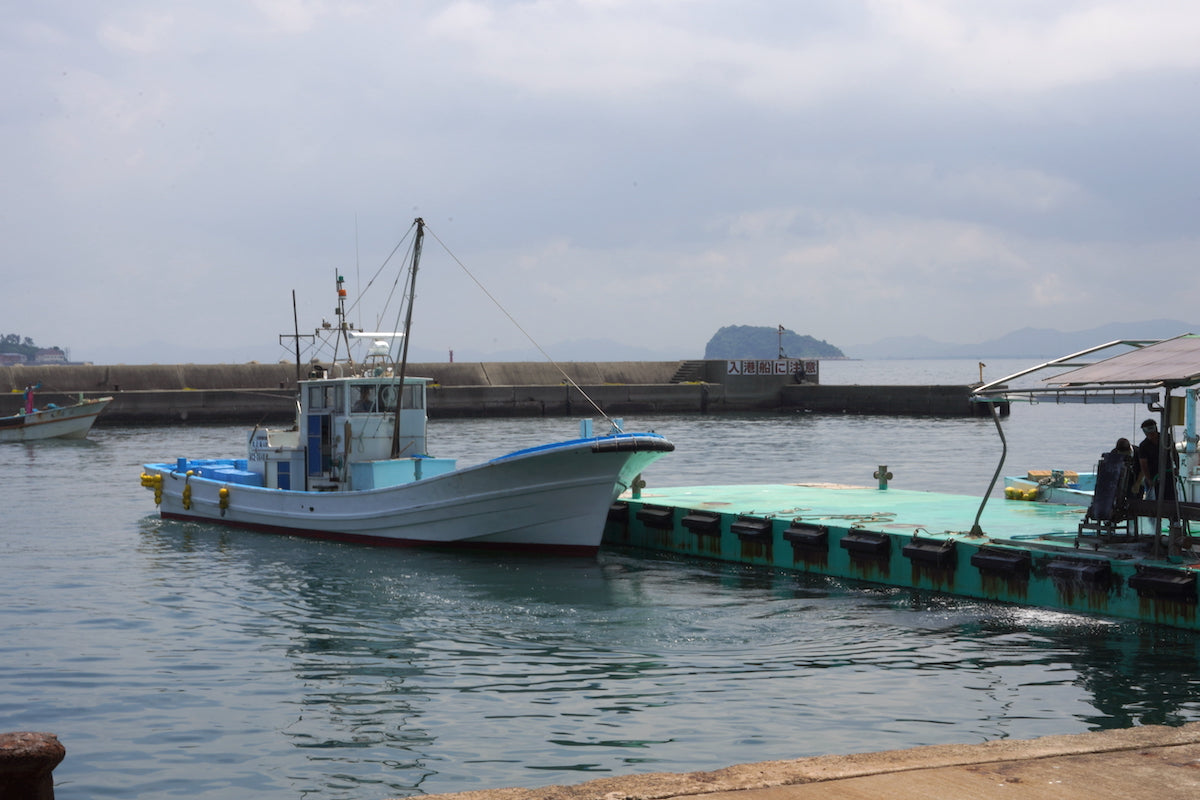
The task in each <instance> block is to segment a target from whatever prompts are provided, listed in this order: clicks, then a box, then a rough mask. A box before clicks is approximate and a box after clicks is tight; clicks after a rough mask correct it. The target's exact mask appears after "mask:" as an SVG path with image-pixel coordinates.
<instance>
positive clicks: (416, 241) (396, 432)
mask: <svg viewBox="0 0 1200 800" xmlns="http://www.w3.org/2000/svg"><path fill="white" fill-rule="evenodd" d="M413 225H414V226H416V229H417V232H416V235H415V236H414V237H413V255H412V269H411V270H410V272H409V276H408V309H407V311H406V312H405V315H404V341H403V342H402V343H401V344H400V369H399V370H397V375H398V377H399V381H400V388H399V390H397V392H396V412H395V413H396V422H395V424H394V425H393V426H392V458H399V457H400V409H402V408H403V407H404V377H405V374H406V373H407V372H408V340H409V334H410V333H412V312H413V304H414V303H415V302H416V299H417V267H418V265H420V263H421V244H422V242H424V240H425V220H423V219H421V218H420V217H417V218H416V219H415V220H413Z"/></svg>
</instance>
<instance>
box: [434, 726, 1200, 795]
mask: <svg viewBox="0 0 1200 800" xmlns="http://www.w3.org/2000/svg"><path fill="white" fill-rule="evenodd" d="M863 735H864V738H867V737H869V736H870V732H869V731H864V732H863ZM1196 796H1200V722H1196V723H1190V724H1188V725H1183V726H1180V727H1165V726H1157V725H1155V726H1144V727H1137V728H1127V729H1124V730H1119V731H1102V732H1096V733H1081V734H1072V735H1065V736H1045V737H1041V738H1038V739H1027V740H1014V739H1001V740H996V741H990V742H984V743H982V744H967V745H954V744H951V745H933V746H928V747H915V748H912V749H910V750H890V751H884V752H874V753H862V754H858V755H827V756H815V757H812V758H800V759H796V760H793V761H764V762H759V763H755V764H742V765H738V766H730V767H725V768H723V769H718V770H713V771H711V772H689V773H679V774H672V773H655V774H648V775H631V776H628V777H614V778H601V779H599V780H594V781H588V782H587V783H581V784H576V785H572V786H544V787H541V788H538V789H520V788H512V789H485V790H477V791H470V792H459V793H455V794H442V795H427V796H425V797H424V798H423V800H667V798H673V799H674V800H686V799H687V798H697V799H699V798H703V800H818V798H819V799H820V800H999V799H1000V798H1004V799H1005V800H1014V798H1020V799H1021V800H1097V798H1102V799H1104V800H1108V799H1109V798H1111V799H1113V800H1115V799H1116V798H1121V799H1122V800H1129V799H1130V798H1133V799H1134V800H1141V799H1142V798H1155V800H1166V799H1167V798H1183V797H1196Z"/></svg>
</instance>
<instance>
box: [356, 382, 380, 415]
mask: <svg viewBox="0 0 1200 800" xmlns="http://www.w3.org/2000/svg"><path fill="white" fill-rule="evenodd" d="M378 388H379V387H377V386H376V385H375V384H373V383H357V384H354V385H352V386H351V387H350V403H351V406H350V410H351V411H353V412H355V413H358V414H373V413H375V412H376V411H378V410H379V407H378V404H377V401H378V397H377V396H376V395H377V389H378Z"/></svg>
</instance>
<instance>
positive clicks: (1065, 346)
mask: <svg viewBox="0 0 1200 800" xmlns="http://www.w3.org/2000/svg"><path fill="white" fill-rule="evenodd" d="M1197 332H1200V325H1196V324H1189V323H1186V322H1180V321H1178V320H1173V319H1156V320H1151V321H1149V322H1110V323H1108V324H1106V325H1101V326H1099V327H1097V328H1089V329H1088V330H1086V331H1069V332H1064V331H1059V330H1054V329H1052V328H1021V329H1020V330H1016V331H1013V332H1012V333H1008V334H1005V335H1004V336H1001V337H1000V338H999V339H990V340H988V341H985V342H979V343H978V344H948V343H946V342H938V341H934V340H933V339H929V338H926V337H924V336H896V337H892V338H889V339H880V340H879V341H877V342H873V343H871V344H860V345H853V346H847V347H843V348H842V349H843V350H844V351H845V353H846V355H847V356H848V357H850V358H860V359H892V358H1046V359H1050V358H1056V357H1058V356H1065V355H1068V354H1070V353H1074V352H1077V351H1079V350H1085V349H1087V348H1089V347H1094V346H1096V345H1100V344H1104V343H1105V342H1111V341H1113V340H1114V339H1169V338H1171V337H1172V336H1179V335H1180V334H1183V333H1197Z"/></svg>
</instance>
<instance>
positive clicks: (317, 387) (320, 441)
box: [304, 383, 344, 491]
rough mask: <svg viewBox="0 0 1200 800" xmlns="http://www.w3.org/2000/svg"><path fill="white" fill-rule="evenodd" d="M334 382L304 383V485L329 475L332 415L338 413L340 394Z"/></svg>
mask: <svg viewBox="0 0 1200 800" xmlns="http://www.w3.org/2000/svg"><path fill="white" fill-rule="evenodd" d="M340 388H342V387H340V386H339V385H337V384H335V383H312V384H310V385H309V386H308V396H307V397H306V398H305V399H306V400H307V403H306V404H305V406H306V407H305V409H304V429H305V441H304V444H305V449H306V451H307V464H308V468H307V470H306V472H307V473H308V481H307V483H308V489H309V490H310V491H311V490H312V489H314V488H316V487H314V483H321V482H323V481H329V480H332V479H333V477H334V476H333V462H334V452H335V448H336V442H335V441H334V425H333V417H334V415H335V414H339V413H341V404H342V402H343V400H344V398H343V397H342V396H341V394H340V393H339V392H338V390H339V389H340Z"/></svg>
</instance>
